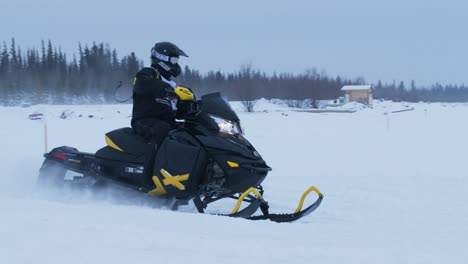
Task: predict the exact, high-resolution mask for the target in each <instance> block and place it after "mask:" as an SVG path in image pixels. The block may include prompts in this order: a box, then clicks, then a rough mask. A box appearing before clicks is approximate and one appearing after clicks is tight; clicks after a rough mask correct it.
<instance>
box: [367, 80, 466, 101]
mask: <svg viewBox="0 0 468 264" xmlns="http://www.w3.org/2000/svg"><path fill="white" fill-rule="evenodd" d="M375 96H376V98H383V99H386V100H392V101H396V102H399V101H405V102H420V101H423V102H468V87H467V86H465V85H445V86H443V85H441V84H439V83H436V84H434V85H431V86H430V87H416V84H415V81H411V83H410V86H409V87H407V86H406V85H405V83H404V82H403V81H400V83H399V84H398V85H396V82H393V83H391V84H382V82H381V81H379V82H378V83H377V85H376V86H375Z"/></svg>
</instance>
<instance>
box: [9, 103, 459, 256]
mask: <svg viewBox="0 0 468 264" xmlns="http://www.w3.org/2000/svg"><path fill="white" fill-rule="evenodd" d="M233 106H234V108H235V109H239V110H240V109H241V107H240V105H239V104H236V103H234V104H233ZM410 107H413V108H414V110H413V111H407V112H400V113H391V112H392V111H398V110H402V109H409V108H410ZM358 108H359V107H358ZM64 110H68V113H72V112H73V113H72V114H71V115H70V116H69V117H68V118H67V119H60V118H59V116H60V114H61V113H62V112H63V111H64ZM256 110H257V112H255V113H243V112H238V113H239V116H240V118H241V120H242V125H243V126H244V128H245V131H246V137H247V138H248V139H249V140H250V141H251V142H252V144H253V145H254V146H255V147H256V148H257V150H258V151H259V152H260V153H261V154H262V155H263V157H264V159H265V160H266V161H267V163H268V164H269V165H270V166H271V167H272V168H273V171H272V172H271V173H270V174H269V175H268V177H267V179H266V180H265V182H264V188H265V189H266V193H265V199H266V200H268V201H269V203H270V206H271V210H272V212H290V211H293V210H294V209H295V207H296V206H297V202H298V199H299V197H300V195H301V194H302V192H303V191H304V190H305V189H306V188H307V187H308V186H310V185H315V186H317V187H318V188H319V189H320V190H321V191H322V192H323V193H324V195H325V198H324V201H323V203H322V205H321V207H319V208H318V209H317V211H315V212H314V213H312V214H311V215H309V216H308V217H305V218H303V219H301V220H299V221H298V222H295V223H288V224H278V223H272V222H252V221H247V220H243V219H231V218H227V217H220V216H210V215H199V214H194V213H190V212H193V211H194V210H195V209H194V208H193V207H190V206H188V207H187V208H184V210H183V211H184V212H181V213H177V212H171V211H168V210H164V209H152V208H151V207H150V206H146V205H140V204H136V203H135V204H132V203H128V202H127V203H119V202H117V201H115V200H112V199H109V200H93V199H89V198H86V197H83V198H76V197H75V198H73V197H72V198H70V197H69V198H67V199H64V198H59V197H55V198H54V197H50V196H47V197H45V196H43V195H40V194H39V193H38V191H37V189H36V187H35V180H36V176H37V173H38V170H39V168H40V166H41V163H42V161H43V158H42V154H43V152H44V144H43V123H42V121H32V120H29V119H28V115H29V114H31V113H32V112H34V111H39V112H43V113H45V114H46V116H47V123H48V130H49V150H50V148H51V147H56V146H62V145H68V146H73V147H77V148H78V149H79V150H81V151H86V152H95V151H96V150H97V149H99V148H100V147H102V146H103V145H104V144H105V142H104V134H105V133H106V132H108V131H110V130H113V129H115V128H119V127H124V126H128V125H129V123H130V117H129V116H130V113H131V106H129V105H117V106H114V105H110V106H32V107H29V108H19V107H18V108H0V118H1V119H2V127H1V129H0V146H1V147H2V152H1V154H0V155H1V156H0V158H1V159H0V160H1V162H0V171H1V172H2V174H1V176H0V223H1V224H0V263H4V264H12V263H15V264H16V263H44V264H45V263H48V264H50V263H57V264H58V263H60V264H62V263H67V264H74V263H77V264H78V263H79V264H82V263H99V264H103V263H113V264H117V263H158V264H159V263H269V264H272V263H346V264H349V263H466V259H468V251H467V250H466V247H467V245H468V206H467V203H468V159H467V156H468V155H467V152H468V105H467V104H423V103H420V104H410V105H403V104H401V103H389V102H383V103H380V102H379V103H377V105H375V107H374V108H373V109H358V111H357V112H355V113H303V112H294V111H292V110H290V109H288V108H286V107H283V106H278V105H273V104H271V103H269V102H267V101H261V102H260V103H259V105H258V106H257V109H256ZM386 112H387V113H390V114H388V115H385V114H384V113H386ZM80 115H81V117H80ZM90 115H92V117H90ZM311 196H312V195H311ZM313 198H314V199H315V197H313ZM311 200H312V198H311ZM309 202H310V201H309ZM230 209H231V208H229V210H230Z"/></svg>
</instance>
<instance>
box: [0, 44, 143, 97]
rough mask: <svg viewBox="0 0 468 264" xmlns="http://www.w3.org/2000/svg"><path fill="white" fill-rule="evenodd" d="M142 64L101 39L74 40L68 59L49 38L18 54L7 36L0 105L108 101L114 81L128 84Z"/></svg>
mask: <svg viewBox="0 0 468 264" xmlns="http://www.w3.org/2000/svg"><path fill="white" fill-rule="evenodd" d="M142 65H143V64H142V62H141V61H140V60H138V59H137V57H136V56H135V53H131V54H130V55H128V56H124V57H123V58H122V59H119V58H118V56H117V52H116V50H115V49H113V50H111V49H110V47H109V45H107V44H104V43H99V44H97V43H93V44H92V45H91V46H88V45H85V46H84V47H83V46H82V45H81V44H80V45H79V49H78V58H77V57H76V56H73V58H72V60H71V62H68V61H67V57H66V54H65V53H64V52H62V50H61V49H60V48H57V47H54V46H53V45H52V42H51V41H50V40H49V41H48V42H47V43H45V42H44V41H42V43H41V49H40V50H37V49H28V50H26V51H25V52H24V51H22V50H21V48H20V47H19V46H17V45H16V43H15V40H14V39H12V40H11V43H10V45H9V47H7V44H6V43H5V42H3V47H1V48H0V96H1V97H0V104H2V105H17V104H19V103H21V102H27V103H30V104H37V103H50V104H58V103H60V104H63V103H65V104H68V103H78V102H86V103H107V102H111V101H113V99H112V96H109V95H111V94H112V93H113V91H114V89H115V86H116V85H117V82H118V80H126V81H127V82H131V80H132V78H133V76H134V75H135V72H137V71H138V69H139V68H140V67H141V66H142Z"/></svg>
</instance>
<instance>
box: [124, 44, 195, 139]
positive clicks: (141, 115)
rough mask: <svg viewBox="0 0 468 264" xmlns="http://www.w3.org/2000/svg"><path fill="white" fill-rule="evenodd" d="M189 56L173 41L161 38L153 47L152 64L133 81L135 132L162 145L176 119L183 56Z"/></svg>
mask: <svg viewBox="0 0 468 264" xmlns="http://www.w3.org/2000/svg"><path fill="white" fill-rule="evenodd" d="M180 56H184V57H188V56H187V54H185V52H184V51H183V50H181V49H180V48H179V47H177V46H176V45H174V44H173V43H170V42H158V43H156V44H155V45H154V47H153V48H152V49H151V67H145V68H143V69H141V70H140V71H139V72H138V73H137V74H136V76H135V80H134V85H133V113H132V121H131V124H132V128H133V130H134V131H135V133H137V134H139V135H141V136H143V137H145V138H146V139H147V140H149V141H150V142H151V143H154V144H157V145H159V144H160V143H161V142H162V140H163V139H164V138H165V136H166V135H167V134H168V133H169V131H170V130H171V129H172V128H173V126H174V123H175V115H176V113H177V107H176V105H177V95H176V94H175V92H174V89H175V88H176V87H177V84H176V83H175V82H174V81H173V80H172V78H175V77H177V76H178V75H179V74H180V73H181V71H182V70H181V68H180V66H179V64H178V61H179V57H180Z"/></svg>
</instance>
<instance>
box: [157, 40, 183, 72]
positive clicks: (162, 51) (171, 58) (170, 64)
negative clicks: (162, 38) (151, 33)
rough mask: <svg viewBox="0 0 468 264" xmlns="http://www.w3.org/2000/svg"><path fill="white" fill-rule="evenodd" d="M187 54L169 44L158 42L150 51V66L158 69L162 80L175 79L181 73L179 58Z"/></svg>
mask: <svg viewBox="0 0 468 264" xmlns="http://www.w3.org/2000/svg"><path fill="white" fill-rule="evenodd" d="M180 56H184V57H188V56H187V54H185V52H184V51H183V50H181V49H179V47H177V46H176V45H174V44H172V43H171V42H158V43H156V44H154V47H153V48H152V49H151V66H152V67H155V68H156V69H158V71H159V73H160V74H161V75H162V76H164V78H167V79H169V78H171V76H173V77H177V76H178V75H179V74H180V73H181V71H182V70H181V69H180V66H179V64H178V61H179V57H180Z"/></svg>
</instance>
